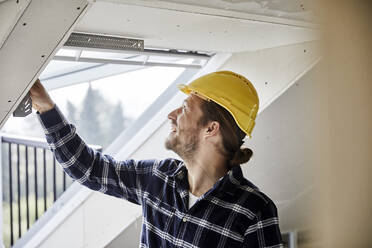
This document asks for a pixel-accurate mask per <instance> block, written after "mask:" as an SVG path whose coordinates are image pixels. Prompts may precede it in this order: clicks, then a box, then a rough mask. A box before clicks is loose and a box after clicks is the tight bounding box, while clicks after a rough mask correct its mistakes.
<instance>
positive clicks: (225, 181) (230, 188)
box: [173, 162, 257, 196]
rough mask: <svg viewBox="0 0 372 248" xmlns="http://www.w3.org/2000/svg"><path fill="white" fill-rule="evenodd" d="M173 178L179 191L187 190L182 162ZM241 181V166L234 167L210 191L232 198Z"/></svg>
mask: <svg viewBox="0 0 372 248" xmlns="http://www.w3.org/2000/svg"><path fill="white" fill-rule="evenodd" d="M173 177H174V179H175V181H176V182H178V185H181V186H182V189H180V190H181V191H183V190H186V189H188V180H187V168H186V165H185V163H184V162H182V163H181V164H180V165H179V167H178V168H177V169H176V171H175V172H174V173H173ZM243 181H244V177H243V172H242V168H241V166H240V165H238V166H234V167H233V168H232V169H231V170H229V171H228V172H227V173H226V174H225V176H223V177H222V178H221V179H219V180H218V181H217V182H216V183H215V185H214V186H213V187H212V190H216V191H217V192H216V193H217V194H228V195H230V196H233V195H234V194H235V191H236V190H237V189H238V188H239V186H240V185H241V184H242V183H243ZM248 183H249V184H250V185H249V186H251V187H252V188H254V189H257V187H256V186H255V185H253V184H252V183H250V182H248Z"/></svg>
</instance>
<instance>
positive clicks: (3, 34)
mask: <svg viewBox="0 0 372 248" xmlns="http://www.w3.org/2000/svg"><path fill="white" fill-rule="evenodd" d="M30 2H31V0H21V1H2V2H0V49H1V47H2V46H3V44H4V42H5V40H6V39H7V38H8V35H9V34H10V33H11V31H12V30H13V28H14V26H15V25H16V23H17V21H18V19H19V18H20V17H21V15H22V14H23V12H24V11H25V9H26V8H27V6H28V5H29V3H30Z"/></svg>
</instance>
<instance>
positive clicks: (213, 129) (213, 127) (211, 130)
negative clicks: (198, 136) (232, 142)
mask: <svg viewBox="0 0 372 248" xmlns="http://www.w3.org/2000/svg"><path fill="white" fill-rule="evenodd" d="M219 130H220V123H218V122H217V121H211V122H209V123H208V124H207V126H206V128H205V132H204V136H205V137H210V136H215V135H217V134H218V132H219Z"/></svg>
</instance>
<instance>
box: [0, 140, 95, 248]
mask: <svg viewBox="0 0 372 248" xmlns="http://www.w3.org/2000/svg"><path fill="white" fill-rule="evenodd" d="M0 139H1V150H0V155H1V156H0V158H1V167H2V170H1V172H2V176H1V178H2V195H3V197H2V199H3V204H2V207H3V211H2V212H3V214H2V216H3V218H2V219H3V242H4V244H5V246H6V247H11V246H13V244H14V243H15V242H16V241H17V240H18V239H19V238H20V237H21V236H22V235H23V234H25V233H26V232H27V230H29V228H30V226H32V224H33V223H35V222H36V221H37V220H38V219H39V218H40V216H41V215H43V213H45V212H46V211H47V209H48V208H50V207H51V206H52V205H53V203H54V202H55V201H56V200H57V199H58V197H59V196H60V195H61V194H62V193H63V192H64V191H65V190H66V189H67V188H68V187H69V186H70V185H71V183H72V182H73V181H72V179H70V177H68V176H67V177H66V174H65V173H64V171H63V170H62V168H61V167H60V166H58V162H56V160H55V158H54V156H53V154H52V152H51V151H50V150H49V147H48V144H47V143H46V142H45V140H43V139H36V138H30V137H21V136H15V135H8V134H3V133H1V134H0ZM91 147H92V148H94V149H96V150H99V151H101V150H102V148H101V147H99V146H91Z"/></svg>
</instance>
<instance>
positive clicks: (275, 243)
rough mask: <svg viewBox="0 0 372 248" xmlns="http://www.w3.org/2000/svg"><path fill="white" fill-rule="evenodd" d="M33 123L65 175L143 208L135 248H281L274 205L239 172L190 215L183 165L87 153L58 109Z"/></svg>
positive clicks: (173, 161)
mask: <svg viewBox="0 0 372 248" xmlns="http://www.w3.org/2000/svg"><path fill="white" fill-rule="evenodd" d="M38 117H39V120H40V121H41V123H42V125H43V127H44V131H45V134H46V138H47V142H48V143H49V146H50V148H51V150H52V151H53V152H54V154H55V157H56V159H57V160H58V162H59V163H60V164H61V166H62V167H63V169H64V170H65V171H66V173H67V174H69V175H70V176H71V177H72V178H74V179H75V180H77V181H78V182H79V183H81V184H83V185H85V186H86V187H88V188H90V189H92V190H96V191H99V192H102V193H105V194H108V195H112V196H115V197H119V198H123V199H126V200H128V201H130V202H133V203H135V204H139V205H141V206H142V213H143V225H142V235H141V243H140V247H156V248H158V247H188V248H195V247H272V248H274V247H283V246H282V240H281V233H280V230H279V222H278V215H277V210H276V207H275V205H274V203H273V202H272V201H271V200H270V198H268V197H267V196H266V195H265V194H263V193H262V192H260V191H259V190H258V188H257V187H256V186H254V185H253V184H252V183H251V182H249V181H248V180H247V179H245V178H244V177H243V175H242V171H241V168H240V166H239V167H235V168H233V169H232V170H230V171H229V172H228V173H227V174H226V175H225V176H224V177H222V178H221V179H220V180H219V181H217V182H216V183H215V185H214V186H213V187H212V188H211V189H210V190H209V191H208V192H206V193H205V194H204V195H203V196H201V197H200V198H199V199H198V200H197V202H196V203H195V204H194V205H193V206H192V207H191V208H190V209H189V208H188V199H189V185H188V180H187V169H186V167H185V164H184V163H183V162H182V161H179V160H176V159H165V160H139V161H135V160H133V159H129V160H125V161H116V160H115V159H113V158H112V157H110V156H108V155H103V154H101V153H100V152H97V151H94V150H93V149H90V148H89V147H88V146H87V145H86V144H85V143H84V141H83V140H82V139H81V138H80V137H79V136H78V135H77V134H76V130H75V127H74V126H73V125H71V124H69V123H68V122H67V121H66V119H65V118H64V116H63V115H62V114H61V112H60V111H59V109H58V107H57V106H56V107H55V108H54V109H52V110H50V111H48V112H46V113H43V114H40V115H38Z"/></svg>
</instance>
